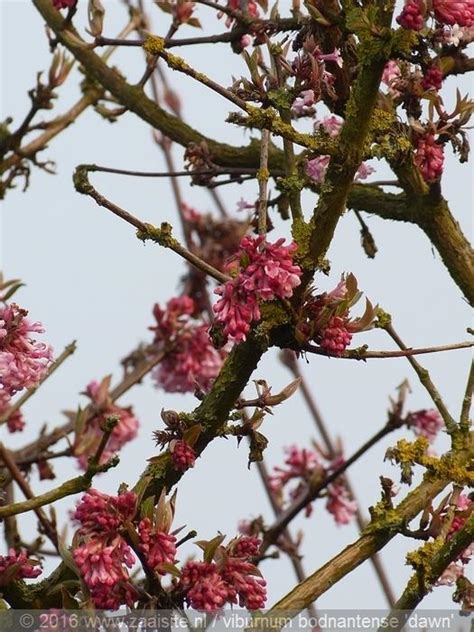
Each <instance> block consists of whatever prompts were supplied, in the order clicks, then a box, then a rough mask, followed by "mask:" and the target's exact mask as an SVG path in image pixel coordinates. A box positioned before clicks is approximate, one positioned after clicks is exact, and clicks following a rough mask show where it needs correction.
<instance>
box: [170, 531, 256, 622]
mask: <svg viewBox="0 0 474 632" xmlns="http://www.w3.org/2000/svg"><path fill="white" fill-rule="evenodd" d="M259 551H260V540H258V539H257V538H254V537H240V538H236V539H235V540H233V541H232V542H230V544H229V545H228V546H227V547H226V548H224V547H222V546H220V547H218V549H217V551H215V553H214V559H215V560H217V562H216V561H210V562H195V561H191V562H187V563H186V564H185V566H184V568H183V571H182V574H181V581H180V587H181V588H182V589H183V590H184V591H185V594H186V601H187V602H188V603H189V605H190V606H191V607H192V608H195V609H197V610H202V611H205V612H215V611H216V610H219V609H220V608H222V607H223V606H224V605H225V604H226V603H231V604H236V603H238V604H239V605H240V606H241V607H244V608H248V609H249V610H257V609H260V608H263V606H264V605H265V601H266V582H265V580H264V579H263V578H262V577H260V575H259V571H258V569H257V568H256V566H255V565H254V564H252V562H250V561H249V557H253V556H255V555H258V553H259Z"/></svg>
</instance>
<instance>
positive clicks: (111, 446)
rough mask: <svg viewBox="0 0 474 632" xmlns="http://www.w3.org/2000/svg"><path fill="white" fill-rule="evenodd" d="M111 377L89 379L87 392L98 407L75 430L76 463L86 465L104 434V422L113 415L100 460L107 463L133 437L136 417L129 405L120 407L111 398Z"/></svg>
mask: <svg viewBox="0 0 474 632" xmlns="http://www.w3.org/2000/svg"><path fill="white" fill-rule="evenodd" d="M109 385H110V377H107V378H105V379H104V380H102V382H100V383H99V382H97V381H92V382H91V383H90V384H89V385H88V386H87V388H86V395H87V396H88V397H89V398H90V400H91V402H92V403H93V405H94V406H95V408H96V409H97V414H94V415H93V416H91V417H90V418H89V419H88V420H87V422H86V424H85V427H84V428H83V429H82V430H80V431H78V432H77V434H76V438H75V443H74V455H75V456H76V458H77V460H78V463H79V466H80V467H81V468H82V469H84V470H85V469H87V464H88V459H89V457H91V456H93V455H94V453H95V451H96V450H97V448H98V446H99V443H100V441H101V439H102V437H103V434H104V430H103V426H104V423H105V422H106V420H107V419H108V418H109V417H111V416H114V417H116V418H117V419H118V422H117V424H116V425H115V427H114V429H113V430H112V434H111V435H110V438H109V440H108V442H107V445H106V447H105V449H104V451H103V452H102V455H101V458H100V462H101V463H106V462H107V461H108V460H109V459H110V458H111V457H113V456H114V455H115V454H117V452H120V450H121V449H122V448H123V446H124V445H125V444H127V443H128V442H129V441H131V440H132V439H134V438H135V437H136V436H137V432H138V426H139V423H138V419H137V418H136V417H135V415H134V414H133V412H132V409H131V408H121V407H120V406H117V405H116V404H114V403H113V402H112V400H111V399H110V395H109Z"/></svg>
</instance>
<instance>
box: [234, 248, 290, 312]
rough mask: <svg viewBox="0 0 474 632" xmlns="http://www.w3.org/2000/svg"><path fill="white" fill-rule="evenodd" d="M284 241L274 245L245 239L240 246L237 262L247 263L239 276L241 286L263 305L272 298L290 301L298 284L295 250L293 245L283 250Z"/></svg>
mask: <svg viewBox="0 0 474 632" xmlns="http://www.w3.org/2000/svg"><path fill="white" fill-rule="evenodd" d="M284 242H285V240H284V239H278V240H277V241H276V242H275V243H274V244H271V243H269V242H266V241H265V238H264V237H263V236H259V237H257V238H255V237H250V236H246V237H244V238H243V239H242V241H241V243H240V259H241V261H242V259H243V258H245V259H247V260H248V261H249V263H248V265H247V266H246V267H245V268H244V270H243V271H241V273H240V284H241V286H242V288H243V289H244V290H245V291H246V292H249V293H254V292H255V293H256V295H257V296H258V297H259V298H260V299H262V300H263V301H271V300H273V299H275V298H290V297H291V296H292V295H293V290H294V289H295V287H298V285H299V284H300V283H301V281H300V277H301V275H302V270H301V268H300V267H299V266H298V265H295V264H294V263H293V255H294V254H295V252H296V249H297V246H296V244H295V243H294V242H292V243H290V245H289V246H284V245H283V244H284Z"/></svg>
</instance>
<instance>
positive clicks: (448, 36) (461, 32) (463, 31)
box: [440, 24, 474, 46]
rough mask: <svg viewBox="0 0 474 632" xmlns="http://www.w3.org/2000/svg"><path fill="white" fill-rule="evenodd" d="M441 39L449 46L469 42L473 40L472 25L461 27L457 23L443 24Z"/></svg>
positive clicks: (473, 29) (473, 28)
mask: <svg viewBox="0 0 474 632" xmlns="http://www.w3.org/2000/svg"><path fill="white" fill-rule="evenodd" d="M440 39H441V41H442V42H444V43H446V44H449V45H451V46H459V45H460V44H466V45H467V44H470V43H471V42H473V41H474V26H471V27H469V28H461V27H460V26H459V25H458V24H454V25H453V26H445V27H444V28H443V31H442V34H441V38H440Z"/></svg>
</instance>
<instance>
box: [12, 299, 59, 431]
mask: <svg viewBox="0 0 474 632" xmlns="http://www.w3.org/2000/svg"><path fill="white" fill-rule="evenodd" d="M27 314H28V312H27V311H26V310H24V309H21V308H20V307H18V305H16V304H15V303H12V304H11V305H5V306H3V307H0V413H3V412H5V410H6V409H7V408H8V406H9V405H10V400H11V398H12V397H13V396H14V395H15V394H16V393H18V392H19V391H21V390H23V389H25V388H34V387H36V386H38V384H39V383H40V382H41V380H42V379H43V377H44V376H45V374H46V372H47V370H48V367H49V365H50V363H51V361H52V357H53V352H52V348H51V347H50V346H49V345H47V344H46V343H44V342H38V341H36V340H35V338H34V337H33V336H34V335H35V334H41V333H43V332H44V328H43V326H42V325H41V323H32V322H31V321H30V320H29V319H28V318H26V316H27ZM23 426H24V422H23V419H22V417H21V414H20V415H16V417H15V418H14V419H12V420H9V424H8V427H9V429H10V430H11V431H12V432H15V431H18V430H22V429H23Z"/></svg>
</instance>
